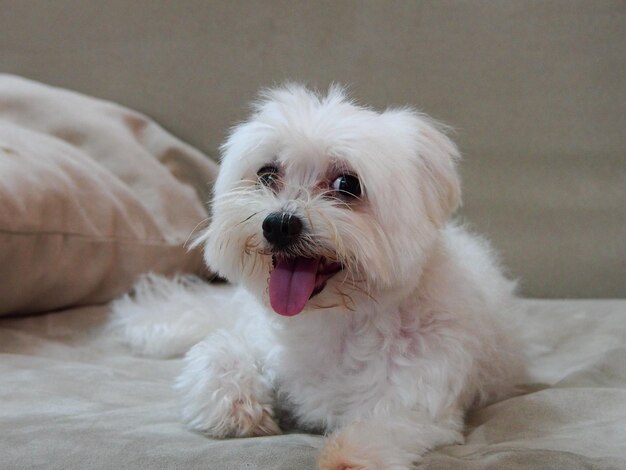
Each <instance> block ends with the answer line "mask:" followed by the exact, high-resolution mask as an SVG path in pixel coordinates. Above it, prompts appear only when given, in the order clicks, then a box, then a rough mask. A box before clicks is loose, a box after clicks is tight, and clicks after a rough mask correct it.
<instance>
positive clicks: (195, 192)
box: [0, 75, 217, 314]
mask: <svg viewBox="0 0 626 470" xmlns="http://www.w3.org/2000/svg"><path fill="white" fill-rule="evenodd" d="M216 172H217V165H216V164H215V163H214V162H213V161H211V160H210V159H209V158H207V157H205V156H204V155H202V154H201V153H200V152H198V151H197V150H195V149H193V148H191V147H189V146H188V145H186V144H183V143H182V142H180V141H179V140H177V139H176V138H174V137H172V136H171V135H169V134H168V133H167V132H165V131H164V130H163V129H162V128H160V127H159V126H158V125H156V124H155V123H153V122H151V121H150V120H148V119H147V118H146V117H145V116H142V115H141V114H138V113H136V112H134V111H130V110H128V109H125V108H123V107H120V106H117V105H114V104H112V103H107V102H104V101H100V100H97V99H94V98H90V97H86V96H82V95H79V94H76V93H72V92H68V91H64V90H60V89H56V88H52V87H48V86H44V85H41V84H37V83H35V82H31V81H28V80H24V79H21V78H18V77H12V76H7V75H0V247H2V248H1V249H0V279H1V281H2V282H0V298H1V299H2V303H1V304H0V314H20V313H35V312H43V311H50V310H55V309H60V308H64V307H67V306H73V305H87V304H97V303H103V302H106V301H108V300H110V299H112V298H114V297H115V296H117V295H119V294H121V293H122V292H124V291H126V290H128V289H129V288H130V287H131V285H132V283H133V282H134V280H135V278H136V277H137V276H138V275H139V274H140V273H143V272H146V271H155V272H162V273H165V274H173V273H175V272H189V273H196V274H200V275H202V274H206V272H205V268H204V266H203V262H202V257H201V253H199V252H198V251H197V250H195V251H189V252H188V251H187V249H186V247H185V243H186V242H187V240H189V239H190V237H192V232H193V231H194V229H196V228H198V227H199V226H202V223H203V222H206V220H207V209H206V208H205V206H204V205H203V201H205V200H208V193H209V191H210V183H211V181H212V180H213V179H214V177H215V175H216Z"/></svg>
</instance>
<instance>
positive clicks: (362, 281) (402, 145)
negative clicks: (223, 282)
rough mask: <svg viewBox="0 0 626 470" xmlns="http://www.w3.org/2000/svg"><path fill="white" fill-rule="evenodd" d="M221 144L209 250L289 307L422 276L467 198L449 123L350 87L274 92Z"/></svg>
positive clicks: (233, 273) (399, 285) (385, 288)
mask: <svg viewBox="0 0 626 470" xmlns="http://www.w3.org/2000/svg"><path fill="white" fill-rule="evenodd" d="M222 152H223V154H222V164H221V169H220V174H219V177H218V179H217V182H216V185H215V197H214V200H213V220H212V223H211V225H210V226H209V228H208V230H207V232H206V233H205V234H204V235H203V236H202V237H201V239H200V240H201V241H202V242H204V243H205V259H206V261H207V263H208V265H209V266H210V267H211V268H212V269H214V270H216V271H217V272H218V273H220V274H221V275H223V276H224V277H226V278H227V279H229V280H231V281H235V282H241V283H243V284H244V285H245V286H246V287H247V288H248V289H250V290H251V291H253V292H254V293H255V294H257V295H258V296H259V297H260V298H261V299H262V301H263V302H265V303H266V304H269V305H270V306H271V307H272V308H273V310H274V311H276V312H278V313H280V314H282V315H288V316H291V315H295V314H298V313H300V312H301V311H303V310H312V309H323V308H329V307H335V308H346V309H349V310H352V309H355V308H356V307H357V305H358V303H359V302H360V301H362V300H364V299H368V300H369V301H371V300H372V299H374V300H376V299H377V298H379V297H380V296H381V294H385V293H386V292H389V291H393V290H396V289H404V288H406V287H407V286H409V285H416V283H417V280H418V278H419V276H420V273H421V269H422V266H423V263H424V261H425V259H426V257H427V256H428V253H429V250H430V248H431V247H432V244H433V241H434V240H435V239H436V236H437V232H438V230H439V229H440V228H441V227H442V226H443V224H444V223H445V221H446V219H447V218H448V217H449V216H450V214H451V213H452V212H453V211H454V210H455V209H456V208H457V206H458V205H459V203H460V187H459V180H458V176H457V173H456V169H455V160H456V159H457V158H458V151H457V148H456V147H455V145H454V144H453V143H452V142H451V141H450V140H449V139H448V138H447V137H446V136H445V134H444V133H443V132H442V130H441V126H439V125H438V124H436V123H435V122H434V121H432V120H430V119H429V118H427V117H425V116H424V115H421V114H419V113H417V112H415V111H412V110H410V109H388V110H386V111H383V112H376V111H373V110H371V109H368V108H364V107H361V106H357V105H355V104H354V103H353V102H351V101H350V100H348V99H347V98H346V96H345V93H344V92H343V90H342V89H341V88H339V87H331V89H330V90H329V92H328V94H326V95H323V96H322V95H319V94H317V93H314V92H312V91H310V90H308V89H306V88H304V87H302V86H298V85H289V86H286V87H283V88H279V89H275V90H270V91H267V92H265V93H263V94H262V96H261V99H260V101H259V102H258V104H257V105H256V107H255V109H254V112H253V114H252V116H251V117H250V118H249V119H248V120H247V121H246V122H244V123H242V124H240V125H238V126H237V127H235V128H234V129H233V131H232V133H231V135H230V137H229V138H228V140H227V141H226V143H225V144H224V145H223V147H222Z"/></svg>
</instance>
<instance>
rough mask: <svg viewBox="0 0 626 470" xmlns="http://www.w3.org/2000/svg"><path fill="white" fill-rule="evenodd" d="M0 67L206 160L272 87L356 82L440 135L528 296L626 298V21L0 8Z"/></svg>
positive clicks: (499, 9)
mask: <svg viewBox="0 0 626 470" xmlns="http://www.w3.org/2000/svg"><path fill="white" fill-rule="evenodd" d="M0 31H1V33H0V71H1V72H7V73H14V74H19V75H23V76H26V77H29V78H32V79H35V80H40V81H43V82H47V83H50V84H53V85H57V86H62V87H66V88H71V89H75V90H77V91H80V92H83V93H87V94H91V95H95V96H98V97H101V98H106V99H109V100H113V101H116V102H119V103H121V104H123V105H125V106H128V107H131V108H134V109H137V110H139V111H141V112H144V113H146V114H148V115H149V116H151V117H152V118H154V119H156V120H157V121H158V122H159V123H161V124H162V125H163V126H165V127H166V128H167V129H169V130H170V131H172V132H173V133H174V134H176V135H177V136H178V137H180V138H182V139H183V140H186V141H188V142H189V143H191V144H193V145H195V146H197V147H199V148H201V149H202V150H204V151H206V152H209V153H211V154H214V155H215V154H216V152H217V148H218V146H219V144H220V142H221V141H222V139H223V138H224V136H225V134H226V132H227V130H228V128H229V126H231V125H232V124H233V123H235V122H237V121H238V120H241V119H243V118H244V117H245V115H246V113H247V108H246V104H247V103H248V102H249V100H251V99H253V98H254V96H255V94H256V92H257V90H258V89H259V88H260V87H262V86H268V85H272V84H275V83H280V82H282V81H284V80H287V79H289V80H298V81H305V82H307V83H309V84H311V85H314V86H318V87H320V88H325V87H326V86H327V85H328V84H329V83H330V82H332V81H336V82H340V83H346V84H350V85H351V89H352V93H353V95H354V96H355V97H356V98H358V100H360V101H362V102H364V103H368V104H371V105H373V106H375V107H386V106H388V105H404V104H410V105H413V106H417V107H419V108H420V109H422V110H423V111H425V112H427V113H428V114H431V115H432V116H434V117H436V118H438V119H440V120H442V121H444V122H447V123H448V124H450V125H451V126H453V127H454V128H455V129H456V134H455V135H454V138H455V140H456V141H457V142H458V144H459V146H460V148H461V151H462V153H463V155H464V157H465V158H464V162H463V164H462V173H463V178H464V207H463V210H462V212H461V216H462V218H463V219H464V220H466V221H468V222H469V223H470V224H471V226H472V227H473V228H474V229H475V230H476V231H479V232H481V233H484V234H486V235H487V236H488V237H489V238H491V240H492V241H493V243H494V245H495V246H496V248H497V249H498V250H499V251H500V252H501V253H502V255H503V259H504V262H505V264H506V265H507V266H508V267H509V270H510V273H511V275H512V276H515V277H518V278H520V280H521V286H522V292H523V293H524V294H525V295H530V296H539V297H607V296H610V297H623V296H624V295H626V282H625V280H626V112H625V111H626V110H625V104H626V79H625V78H624V77H625V76H626V37H625V33H624V32H625V31H626V8H625V7H624V2H623V1H621V0H617V1H609V0H597V1H594V2H589V1H585V0H575V1H571V0H555V1H551V2H524V1H517V0H505V1H500V2H487V1H473V2H452V1H443V2H403V1H376V0H373V1H341V2H332V1H320V2H308V1H296V2H290V1H265V2H255V1H231V2H221V1H210V2H207V1H200V0H198V1H184V2H173V1H167V0H161V1H153V0H134V1H132V2H128V1H126V0H111V1H106V2H98V1H82V0H57V1H55V2H48V1H46V0H31V1H28V2H18V1H13V0H0Z"/></svg>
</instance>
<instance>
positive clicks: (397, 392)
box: [276, 308, 439, 429]
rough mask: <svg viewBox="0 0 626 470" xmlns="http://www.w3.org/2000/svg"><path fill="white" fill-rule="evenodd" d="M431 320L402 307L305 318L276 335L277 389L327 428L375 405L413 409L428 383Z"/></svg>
mask: <svg viewBox="0 0 626 470" xmlns="http://www.w3.org/2000/svg"><path fill="white" fill-rule="evenodd" d="M294 320H296V319H294ZM436 323H437V321H433V319H432V318H429V319H426V321H425V320H424V318H421V317H420V316H419V315H418V314H417V312H415V311H414V310H407V309H401V308H395V309H392V310H390V311H386V312H373V311H372V312H366V313H362V312H360V313H358V314H346V313H337V314H335V313H332V312H324V313H323V314H321V313H320V314H317V315H310V316H302V318H298V319H297V322H296V321H294V322H289V323H286V324H285V325H284V326H285V328H284V329H281V331H280V332H279V338H280V340H281V344H282V347H281V353H280V355H279V359H278V361H277V364H276V368H277V370H276V374H277V379H278V388H279V391H280V392H281V394H286V395H287V397H288V399H289V402H290V403H291V404H292V406H293V407H294V408H295V409H293V410H291V411H292V412H293V413H294V414H295V415H296V416H297V417H299V419H300V421H301V422H302V424H305V425H310V426H320V425H321V426H323V427H325V428H327V429H332V428H334V427H335V426H338V425H341V424H342V423H344V422H347V421H350V420H352V419H354V418H355V417H356V416H357V415H358V414H359V413H360V412H361V411H362V410H363V409H373V408H374V407H375V406H376V405H382V406H387V405H393V404H404V405H409V406H412V405H413V404H415V402H416V401H417V400H418V399H419V397H420V395H423V393H424V392H425V390H424V385H423V384H424V383H430V382H429V381H428V377H429V376H430V375H431V373H432V369H433V363H432V358H430V357H426V355H428V353H429V351H432V350H433V349H436V343H437V342H438V341H439V339H438V338H437V328H436V325H435V324H436ZM313 338H314V339H315V341H312V339H313ZM435 367H436V366H435ZM424 379H426V380H424ZM399 384H401V385H399Z"/></svg>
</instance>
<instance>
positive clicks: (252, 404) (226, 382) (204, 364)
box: [176, 330, 280, 438]
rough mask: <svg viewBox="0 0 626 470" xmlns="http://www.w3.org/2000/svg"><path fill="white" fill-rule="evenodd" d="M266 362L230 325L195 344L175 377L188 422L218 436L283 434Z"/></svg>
mask: <svg viewBox="0 0 626 470" xmlns="http://www.w3.org/2000/svg"><path fill="white" fill-rule="evenodd" d="M262 368H263V362H262V357H261V354H260V353H259V352H258V351H255V350H254V348H253V347H252V346H251V345H250V343H249V342H248V341H246V340H245V338H243V337H241V336H240V335H235V334H233V333H231V332H228V331H226V330H220V331H217V332H215V333H214V334H212V335H210V336H209V337H208V338H206V339H205V340H204V341H202V342H200V343H198V344H197V345H195V346H194V347H193V348H192V349H191V350H190V351H189V352H188V353H187V356H186V357H185V367H184V369H183V372H182V373H181V375H180V376H179V377H178V379H177V381H176V389H177V390H178V391H179V393H180V394H181V395H182V402H183V410H182V415H183V420H184V422H185V423H186V424H187V426H188V427H189V428H191V429H193V430H195V431H199V432H202V433H204V434H207V435H208V436H211V437H216V438H224V437H248V436H262V435H270V434H280V428H279V427H278V425H277V424H276V421H275V420H274V414H273V409H272V402H273V398H274V397H273V395H274V394H273V390H272V386H271V383H270V380H269V379H268V378H267V377H266V376H264V375H263V371H262Z"/></svg>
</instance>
